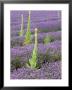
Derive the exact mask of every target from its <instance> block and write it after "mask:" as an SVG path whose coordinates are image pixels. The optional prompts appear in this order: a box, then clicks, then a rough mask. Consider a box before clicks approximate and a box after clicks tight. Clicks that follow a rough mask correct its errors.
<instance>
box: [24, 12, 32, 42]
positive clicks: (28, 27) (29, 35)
mask: <svg viewBox="0 0 72 90" xmlns="http://www.w3.org/2000/svg"><path fill="white" fill-rule="evenodd" d="M30 13H31V11H29V16H28V24H27V32H26V36H25V40H24V43H23V44H29V43H30V42H31V31H30Z"/></svg>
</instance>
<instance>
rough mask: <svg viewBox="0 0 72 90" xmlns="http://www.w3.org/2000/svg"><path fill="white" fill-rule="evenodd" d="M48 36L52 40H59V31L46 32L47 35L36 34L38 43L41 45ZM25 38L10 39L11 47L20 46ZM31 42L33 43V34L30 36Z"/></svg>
mask: <svg viewBox="0 0 72 90" xmlns="http://www.w3.org/2000/svg"><path fill="white" fill-rule="evenodd" d="M48 35H50V36H51V37H52V38H53V41H54V40H61V31H57V32H48V33H38V43H43V41H44V38H45V37H46V36H48ZM24 38H25V36H22V37H19V36H17V37H12V38H11V46H12V47H13V46H22V43H23V42H24ZM31 41H32V43H34V34H32V35H31Z"/></svg>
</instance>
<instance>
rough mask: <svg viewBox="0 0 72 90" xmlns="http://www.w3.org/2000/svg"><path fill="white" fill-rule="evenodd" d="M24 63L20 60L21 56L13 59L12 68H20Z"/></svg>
mask: <svg viewBox="0 0 72 90" xmlns="http://www.w3.org/2000/svg"><path fill="white" fill-rule="evenodd" d="M21 66H22V65H21V62H20V58H19V57H16V58H15V60H12V61H11V69H13V68H14V69H16V70H17V69H18V68H20V67H21Z"/></svg>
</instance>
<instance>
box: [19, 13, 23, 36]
mask: <svg viewBox="0 0 72 90" xmlns="http://www.w3.org/2000/svg"><path fill="white" fill-rule="evenodd" d="M21 21H22V22H21V30H20V32H19V36H23V33H24V25H23V24H24V21H23V14H22V15H21Z"/></svg>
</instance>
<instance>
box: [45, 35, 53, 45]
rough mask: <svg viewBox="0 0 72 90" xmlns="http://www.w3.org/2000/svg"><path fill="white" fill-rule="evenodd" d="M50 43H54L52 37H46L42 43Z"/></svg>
mask: <svg viewBox="0 0 72 90" xmlns="http://www.w3.org/2000/svg"><path fill="white" fill-rule="evenodd" d="M52 41H54V39H53V37H52V36H50V35H48V36H46V37H45V38H44V41H43V42H44V44H48V43H49V42H52Z"/></svg>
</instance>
